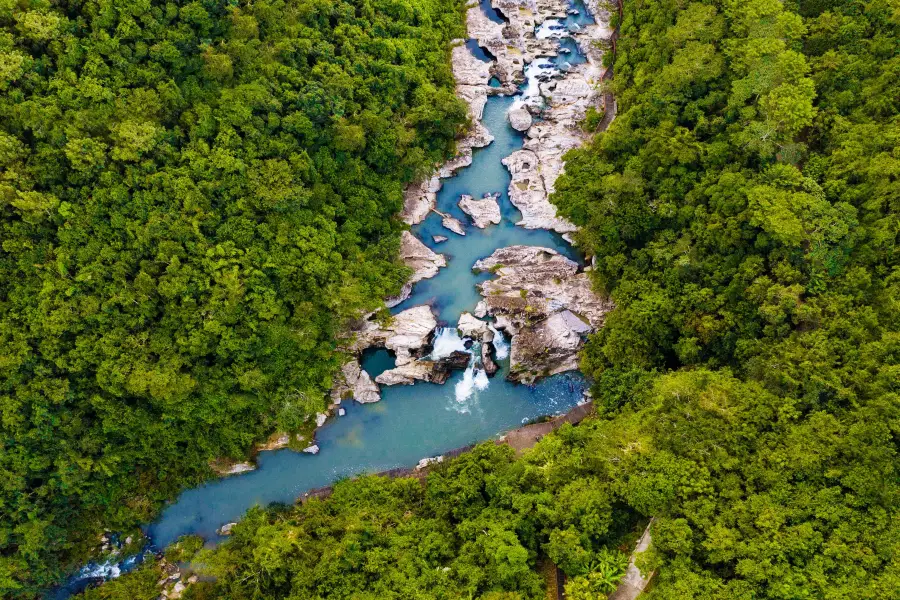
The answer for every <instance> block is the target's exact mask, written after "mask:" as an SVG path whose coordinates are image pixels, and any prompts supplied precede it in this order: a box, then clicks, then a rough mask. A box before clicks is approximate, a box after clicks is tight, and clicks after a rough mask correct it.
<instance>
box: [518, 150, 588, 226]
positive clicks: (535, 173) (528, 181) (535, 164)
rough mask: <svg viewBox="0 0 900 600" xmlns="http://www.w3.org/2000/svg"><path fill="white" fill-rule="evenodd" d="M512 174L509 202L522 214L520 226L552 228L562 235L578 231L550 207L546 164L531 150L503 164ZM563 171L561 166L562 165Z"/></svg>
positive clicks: (522, 151) (524, 151)
mask: <svg viewBox="0 0 900 600" xmlns="http://www.w3.org/2000/svg"><path fill="white" fill-rule="evenodd" d="M501 162H502V163H503V164H504V165H505V166H506V168H507V169H509V173H510V175H511V180H510V183H509V201H510V202H512V204H513V206H515V207H516V208H518V209H519V211H520V212H521V213H522V220H521V221H519V222H518V223H516V225H519V226H521V227H524V228H526V229H550V230H553V231H556V232H558V233H571V232H573V231H575V230H576V229H577V228H576V227H575V225H573V224H572V223H570V222H569V221H567V220H565V219H563V218H562V217H558V216H557V215H556V207H555V206H554V205H552V204H550V200H549V199H548V194H547V189H546V187H545V186H544V178H543V176H542V175H541V173H542V167H543V164H542V162H541V161H540V160H539V158H538V155H537V154H535V153H534V152H532V151H531V150H518V151H516V152H513V153H512V154H510V155H509V156H507V157H506V158H504V159H503V160H502V161H501ZM560 168H562V167H561V165H560Z"/></svg>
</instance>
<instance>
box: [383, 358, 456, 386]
mask: <svg viewBox="0 0 900 600" xmlns="http://www.w3.org/2000/svg"><path fill="white" fill-rule="evenodd" d="M469 358H470V357H469V354H467V353H466V352H453V353H452V354H450V355H449V356H445V357H443V358H441V359H440V360H426V359H419V360H416V361H413V362H409V363H406V364H404V365H400V366H398V367H395V368H393V369H389V370H387V371H385V372H384V373H382V374H381V375H379V376H378V377H376V378H375V381H377V382H378V383H380V384H381V385H412V384H413V383H415V382H416V381H427V382H430V383H438V384H443V383H445V382H446V381H447V379H449V377H450V373H451V372H452V371H454V370H464V369H465V368H466V367H467V366H468V365H469Z"/></svg>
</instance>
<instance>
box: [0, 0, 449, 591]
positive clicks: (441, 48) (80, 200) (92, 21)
mask: <svg viewBox="0 0 900 600" xmlns="http://www.w3.org/2000/svg"><path fill="white" fill-rule="evenodd" d="M462 33H463V28H462V3H461V2H460V1H458V0H450V1H448V0H416V1H415V2H408V1H405V0H360V1H354V2H350V1H348V0H257V1H254V2H243V1H241V2H239V1H237V0H229V1H218V0H193V1H184V0H171V1H167V2H165V1H161V0H72V1H55V0H54V1H50V0H0V348H2V351H0V435H2V440H0V443H2V449H0V590H2V591H0V595H2V596H4V597H7V594H8V593H18V594H22V595H25V596H28V595H29V594H31V593H33V591H34V590H35V589H39V588H40V587H41V586H46V585H47V584H49V583H51V582H52V581H54V580H56V578H57V577H58V576H59V575H60V572H61V571H62V570H65V569H66V568H68V567H69V566H71V564H72V563H73V561H76V560H78V558H79V557H80V556H81V555H82V554H83V551H84V550H85V549H86V548H88V547H93V546H95V545H96V540H97V534H98V532H99V531H102V527H106V528H112V529H113V530H116V529H119V528H123V527H133V526H134V525H136V524H138V523H141V522H145V521H146V520H147V519H149V518H150V517H151V516H152V515H153V514H154V512H155V511H156V510H157V508H158V506H159V505H160V503H161V502H162V501H163V500H165V499H167V498H168V497H171V496H172V495H173V494H174V493H176V492H177V491H178V490H179V489H181V488H182V487H184V486H185V485H188V484H190V483H192V482H194V483H195V482H197V481H200V480H202V479H203V478H205V477H208V476H209V475H210V471H209V467H208V466H207V462H208V460H209V459H211V458H214V457H219V456H225V457H228V456H231V457H236V458H239V457H244V456H246V453H247V451H248V450H249V448H250V447H251V445H252V444H253V442H255V441H259V440H260V439H261V438H264V437H265V436H266V435H268V434H270V433H271V432H272V431H274V430H287V431H290V430H292V429H296V428H298V427H301V426H302V425H303V423H304V421H305V420H306V419H307V417H308V416H309V415H310V414H313V413H315V412H316V411H317V410H322V409H323V408H324V406H325V403H324V398H325V392H327V390H328V389H329V388H330V387H331V377H332V374H333V373H334V372H335V369H336V367H337V366H338V365H339V364H340V357H339V355H338V353H336V352H335V336H336V334H337V332H338V331H340V328H341V326H342V324H343V323H344V321H345V320H346V319H347V318H349V317H355V316H357V315H358V314H359V312H360V311H362V310H374V309H375V308H378V307H379V306H381V302H382V298H384V297H385V296H386V295H388V294H391V293H396V292H397V290H398V289H399V286H400V284H402V283H403V282H404V281H405V279H406V276H407V271H406V267H404V266H403V265H402V264H400V263H399V262H398V261H397V259H396V255H397V249H398V244H399V233H400V231H401V229H402V224H401V223H400V222H399V221H398V220H397V219H395V218H394V216H395V215H396V214H397V213H398V211H399V209H400V208H401V206H402V190H403V187H404V185H405V184H406V183H408V182H409V181H410V180H412V179H413V178H415V177H417V176H420V175H421V174H423V173H425V172H430V171H431V169H432V168H433V165H434V164H435V163H436V162H438V161H442V160H444V159H446V158H447V157H448V156H449V155H450V154H451V153H452V150H453V144H454V139H455V137H456V135H457V133H458V132H459V131H460V129H461V127H463V126H464V124H465V120H466V113H465V106H464V104H463V103H462V102H461V101H460V100H458V99H457V98H456V97H455V95H454V91H453V79H452V74H451V71H450V65H449V49H450V41H451V40H452V39H454V38H458V37H461V36H462Z"/></svg>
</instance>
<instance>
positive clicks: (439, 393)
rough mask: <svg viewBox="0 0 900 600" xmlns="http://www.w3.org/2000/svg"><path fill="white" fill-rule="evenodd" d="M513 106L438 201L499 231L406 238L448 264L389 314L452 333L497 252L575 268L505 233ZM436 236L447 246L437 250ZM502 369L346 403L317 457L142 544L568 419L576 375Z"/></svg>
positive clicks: (249, 482) (198, 495) (378, 368)
mask: <svg viewBox="0 0 900 600" xmlns="http://www.w3.org/2000/svg"><path fill="white" fill-rule="evenodd" d="M513 101H514V98H513V97H501V96H495V97H492V98H489V99H488V103H487V106H486V107H485V113H484V120H483V121H484V124H485V126H486V127H487V128H488V129H489V130H490V131H491V133H492V134H493V135H494V137H495V139H494V142H493V143H492V144H491V145H490V146H488V147H486V148H483V149H479V150H476V151H475V154H474V156H473V162H472V165H471V166H470V167H467V168H465V169H463V170H461V171H459V172H458V174H457V175H456V177H453V178H451V179H447V180H445V181H444V187H443V189H442V190H441V192H440V193H439V194H438V201H437V205H438V209H439V210H440V211H442V212H449V213H451V214H453V215H454V216H456V217H457V218H459V219H460V220H461V221H462V222H463V223H468V222H469V217H468V216H467V215H466V214H465V213H463V212H462V210H460V209H459V207H458V206H457V204H456V203H457V202H458V200H459V197H460V195H461V194H463V193H467V194H470V195H472V196H476V197H481V196H482V195H483V194H485V193H487V192H490V193H494V192H500V193H501V199H500V203H501V213H502V215H503V220H502V221H501V223H500V225H496V226H489V227H487V228H486V229H483V230H481V229H478V228H476V227H474V226H470V227H468V228H467V230H466V235H465V236H460V235H457V234H455V233H452V232H450V231H447V230H446V229H444V228H443V227H442V226H441V218H440V216H439V215H437V214H434V213H432V214H431V215H430V216H429V217H428V218H427V219H426V220H425V221H423V222H422V223H421V224H420V225H418V226H416V227H414V228H413V231H414V232H415V233H416V235H417V236H419V238H420V239H421V240H423V242H425V243H426V244H427V245H428V246H430V247H431V248H434V249H435V250H436V251H438V252H442V253H444V254H445V255H446V256H447V263H448V264H447V267H446V268H443V269H441V270H440V271H439V273H438V275H437V276H435V277H434V278H432V279H428V280H424V281H421V282H419V283H417V284H416V285H415V287H414V288H413V294H412V296H411V297H410V298H409V299H408V300H406V301H405V302H403V303H401V304H400V305H398V306H397V307H395V308H394V309H393V311H392V312H394V313H397V312H399V311H402V310H404V309H405V308H409V307H411V306H416V305H419V304H425V303H431V304H432V306H433V308H434V310H435V312H436V313H437V314H438V318H439V320H441V321H442V322H443V323H445V324H449V325H450V326H451V327H452V326H455V325H456V322H457V320H458V319H459V315H460V313H462V312H463V311H471V310H473V309H474V307H475V304H476V303H477V302H478V300H479V299H480V298H481V296H480V295H479V294H478V292H477V290H476V289H475V284H476V283H477V282H478V281H483V280H484V279H486V278H488V277H490V275H488V274H482V275H478V276H476V275H474V274H473V273H472V265H473V264H474V263H475V261H477V260H478V259H479V258H483V257H485V256H488V255H490V254H491V253H492V252H493V251H494V250H495V249H497V248H502V247H504V246H509V245H513V244H530V245H540V246H548V247H551V248H555V249H556V250H558V251H560V252H563V253H565V254H567V255H569V256H573V257H576V258H577V255H576V254H575V252H574V250H573V249H572V248H571V247H570V246H569V245H568V244H567V243H566V242H565V241H564V240H563V239H562V238H561V237H560V236H558V235H556V234H554V233H551V232H548V231H545V230H526V229H522V228H521V227H516V226H515V225H514V223H515V222H516V221H518V220H519V213H518V211H517V210H516V209H515V207H513V206H512V204H510V202H509V199H508V197H507V190H506V188H507V186H508V185H509V173H508V171H507V170H506V167H504V166H503V165H502V164H501V163H500V160H501V159H503V158H504V157H506V156H509V155H510V154H511V153H512V152H514V151H515V150H517V149H519V148H521V147H522V141H523V137H522V135H521V134H520V133H518V132H516V131H515V130H514V129H512V127H510V126H509V124H508V122H507V120H506V111H507V109H508V108H509V106H510V105H511V104H512V102H513ZM433 235H444V236H446V237H448V238H449V239H448V241H446V242H443V243H437V244H436V243H435V242H434V241H433V239H432V236H433ZM508 362H509V361H508V359H507V360H500V361H498V363H499V364H500V367H501V370H500V372H498V373H497V375H496V376H495V377H493V378H492V379H491V380H490V384H489V385H488V387H487V388H486V389H484V390H475V391H474V393H473V395H472V396H471V397H469V398H467V399H465V400H463V401H460V400H458V399H457V394H456V386H457V384H459V383H460V382H461V381H462V380H463V379H464V377H465V375H466V374H465V373H463V372H461V371H460V372H456V373H454V374H453V376H452V377H451V378H450V380H449V381H447V383H445V384H444V385H435V384H430V383H417V384H416V385H412V386H403V385H400V386H389V387H387V386H384V387H382V390H381V394H382V400H381V402H378V403H375V404H366V405H360V404H357V403H355V402H344V403H343V404H342V406H343V407H344V408H345V409H346V411H347V414H346V415H345V416H343V417H336V418H332V419H330V420H329V421H328V423H326V424H325V425H324V426H323V427H322V428H320V429H319V430H318V431H317V432H316V443H317V444H318V445H319V448H320V451H319V454H318V455H315V456H313V455H309V454H303V453H297V452H293V451H291V450H279V451H275V452H263V453H261V454H260V455H259V457H258V464H259V468H258V469H257V470H256V471H253V472H250V473H246V474H243V475H238V476H232V477H228V478H225V479H219V480H217V481H212V482H210V483H208V484H206V485H203V486H200V487H198V488H194V489H192V490H188V491H186V492H184V493H183V494H182V495H181V496H180V497H179V498H178V501H177V502H176V503H174V504H172V505H171V506H169V507H168V508H167V509H166V510H165V511H164V512H163V514H162V516H161V517H160V518H159V519H158V520H157V521H156V522H155V523H153V524H152V525H151V526H150V527H148V529H147V534H148V536H149V537H150V539H151V540H152V541H153V544H154V545H155V546H156V547H158V548H163V547H165V546H166V545H168V544H169V543H171V542H172V541H174V540H175V539H176V538H178V537H179V536H181V535H185V534H197V535H200V536H202V537H204V538H206V539H213V540H214V539H216V537H217V536H216V529H217V528H218V527H220V526H221V525H223V524H224V523H227V522H229V521H235V520H237V519H239V518H240V516H241V515H242V514H243V513H244V512H245V511H246V510H247V509H248V508H250V507H251V506H253V505H255V504H261V505H266V504H268V503H271V502H293V501H294V500H295V499H296V498H297V497H298V496H300V495H302V494H303V492H305V491H306V490H309V489H311V488H315V487H321V486H324V485H327V484H329V483H331V482H333V481H335V480H336V479H340V478H342V477H351V476H354V475H358V474H360V473H366V472H369V473H371V472H378V471H384V470H387V469H392V468H395V467H400V466H409V465H413V464H415V463H416V462H418V460H419V459H421V458H424V457H427V456H433V455H436V454H440V453H442V452H445V451H447V450H452V449H454V448H458V447H461V446H465V445H468V444H470V443H472V442H477V441H480V440H484V439H489V438H492V437H495V436H497V435H500V434H501V433H503V432H504V431H507V430H509V429H514V428H515V427H518V426H519V425H521V424H522V423H525V422H527V421H529V420H531V419H534V418H536V417H540V416H543V415H549V414H557V413H561V412H565V411H567V410H569V409H570V408H572V407H573V406H575V405H576V404H577V403H578V401H580V400H581V398H582V396H583V392H584V382H583V379H582V377H581V376H580V375H579V374H569V375H561V376H556V377H551V378H549V379H546V380H544V381H542V382H539V383H538V384H537V385H536V386H533V387H528V386H522V385H517V384H513V383H510V382H509V381H506V379H505V378H504V377H505V374H506V370H507V367H508ZM362 366H363V368H364V369H366V371H368V372H369V374H370V375H371V376H372V377H376V376H377V375H378V374H379V373H381V372H383V371H385V370H387V369H389V368H391V367H392V366H393V357H391V355H390V353H388V352H387V351H385V350H370V351H367V352H366V353H364V355H363V359H362Z"/></svg>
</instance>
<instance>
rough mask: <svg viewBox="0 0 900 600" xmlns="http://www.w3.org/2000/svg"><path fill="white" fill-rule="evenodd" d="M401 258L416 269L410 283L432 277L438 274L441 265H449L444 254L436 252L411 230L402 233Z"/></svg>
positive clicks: (404, 262) (408, 265)
mask: <svg viewBox="0 0 900 600" xmlns="http://www.w3.org/2000/svg"><path fill="white" fill-rule="evenodd" d="M400 260H402V261H403V264H405V265H406V266H407V267H409V268H411V269H412V270H413V271H414V273H413V274H412V277H410V280H409V281H410V283H416V282H418V281H421V280H423V279H430V278H431V277H434V276H435V275H437V274H438V270H439V269H440V268H441V267H446V266H447V260H446V258H444V255H443V254H436V253H435V252H434V251H433V250H432V249H431V248H429V247H428V246H426V245H425V244H423V243H422V242H421V241H420V240H419V238H417V237H416V236H414V235H413V234H412V233H410V232H409V231H404V232H403V233H402V234H401V235H400Z"/></svg>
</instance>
